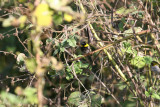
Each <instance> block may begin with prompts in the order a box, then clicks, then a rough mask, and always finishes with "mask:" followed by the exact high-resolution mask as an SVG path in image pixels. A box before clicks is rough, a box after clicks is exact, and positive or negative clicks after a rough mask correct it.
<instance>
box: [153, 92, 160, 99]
mask: <svg viewBox="0 0 160 107" xmlns="http://www.w3.org/2000/svg"><path fill="white" fill-rule="evenodd" d="M151 97H152V98H155V99H158V100H160V96H159V95H158V94H157V93H153V94H152V96H151Z"/></svg>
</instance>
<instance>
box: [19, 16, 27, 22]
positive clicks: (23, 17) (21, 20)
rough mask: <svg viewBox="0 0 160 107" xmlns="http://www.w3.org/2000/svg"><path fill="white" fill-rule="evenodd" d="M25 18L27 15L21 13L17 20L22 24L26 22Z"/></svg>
mask: <svg viewBox="0 0 160 107" xmlns="http://www.w3.org/2000/svg"><path fill="white" fill-rule="evenodd" d="M26 20H27V17H26V16H25V15H23V16H21V17H20V18H19V22H20V23H22V24H24V23H25V22H26Z"/></svg>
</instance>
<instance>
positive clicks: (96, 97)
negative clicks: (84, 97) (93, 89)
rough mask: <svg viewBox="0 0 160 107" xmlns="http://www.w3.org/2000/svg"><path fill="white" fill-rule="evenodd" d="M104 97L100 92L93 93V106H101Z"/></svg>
mask: <svg viewBox="0 0 160 107" xmlns="http://www.w3.org/2000/svg"><path fill="white" fill-rule="evenodd" d="M101 102H102V97H101V96H100V95H99V94H95V95H91V107H100V106H101Z"/></svg>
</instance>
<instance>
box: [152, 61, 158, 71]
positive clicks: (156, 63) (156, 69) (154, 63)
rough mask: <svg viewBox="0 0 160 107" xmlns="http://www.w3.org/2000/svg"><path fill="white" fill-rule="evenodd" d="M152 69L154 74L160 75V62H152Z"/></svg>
mask: <svg viewBox="0 0 160 107" xmlns="http://www.w3.org/2000/svg"><path fill="white" fill-rule="evenodd" d="M150 68H151V71H152V72H155V73H160V64H159V63H158V62H156V61H152V62H151V66H150Z"/></svg>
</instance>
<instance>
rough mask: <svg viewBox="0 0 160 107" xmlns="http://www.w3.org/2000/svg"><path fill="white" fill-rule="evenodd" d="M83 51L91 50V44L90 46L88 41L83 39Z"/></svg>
mask: <svg viewBox="0 0 160 107" xmlns="http://www.w3.org/2000/svg"><path fill="white" fill-rule="evenodd" d="M80 44H81V51H82V52H83V53H89V52H90V50H91V49H90V46H89V44H88V43H86V42H85V41H81V43H80Z"/></svg>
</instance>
